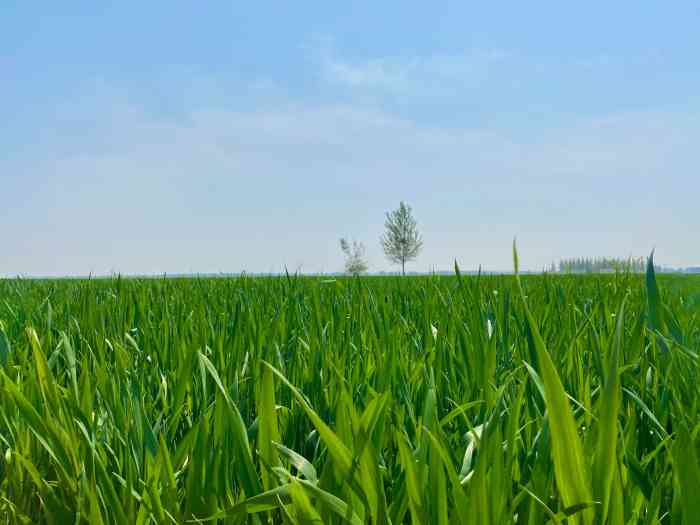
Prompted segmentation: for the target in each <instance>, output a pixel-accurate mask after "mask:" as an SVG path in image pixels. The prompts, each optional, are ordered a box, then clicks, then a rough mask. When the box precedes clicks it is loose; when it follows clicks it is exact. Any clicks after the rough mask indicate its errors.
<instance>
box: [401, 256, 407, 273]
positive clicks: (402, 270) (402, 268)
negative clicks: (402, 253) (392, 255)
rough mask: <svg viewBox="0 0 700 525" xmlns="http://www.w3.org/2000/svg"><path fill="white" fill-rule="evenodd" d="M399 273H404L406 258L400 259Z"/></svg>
mask: <svg viewBox="0 0 700 525" xmlns="http://www.w3.org/2000/svg"><path fill="white" fill-rule="evenodd" d="M401 275H403V276H405V275H406V259H401Z"/></svg>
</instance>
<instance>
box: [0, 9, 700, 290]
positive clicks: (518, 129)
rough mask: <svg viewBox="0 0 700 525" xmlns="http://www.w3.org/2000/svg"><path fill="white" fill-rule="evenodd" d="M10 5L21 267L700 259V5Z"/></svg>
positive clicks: (186, 269)
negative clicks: (414, 255)
mask: <svg viewBox="0 0 700 525" xmlns="http://www.w3.org/2000/svg"><path fill="white" fill-rule="evenodd" d="M502 11H503V10H502V9H501V10H499V9H498V8H497V7H496V6H489V5H473V6H466V5H463V4H462V3H461V2H445V3H442V4H440V5H439V6H438V5H427V4H406V3H399V2H386V3H382V4H381V5H378V4H375V3H372V2H358V3H355V4H352V5H330V4H318V5H311V4H309V5H305V6H304V5H279V4H273V3H258V4H255V5H243V4H241V5H230V4H228V3H226V2H212V3H208V4H206V6H196V5H188V4H180V3H175V4H172V3H164V2H153V3H148V4H146V5H142V4H140V3H136V2H123V3H119V4H118V5H113V6H97V5H91V4H83V5H81V6H80V8H78V7H76V6H66V5H58V4H55V5H53V4H52V5H41V6H31V5H29V4H20V3H12V4H9V3H8V4H5V5H2V6H0V23H1V24H2V26H1V27H2V29H3V30H2V32H0V68H1V69H0V71H2V73H1V74H0V75H2V76H1V77H0V79H1V80H2V82H0V114H2V115H3V122H4V124H5V125H4V126H2V127H0V144H2V150H1V152H2V154H1V155H0V184H1V186H0V188H1V189H2V196H3V199H2V205H1V206H0V234H1V237H2V244H1V245H0V276H9V277H12V276H15V275H18V274H21V275H37V276H47V277H48V276H66V275H88V274H90V273H92V274H95V275H109V274H112V273H122V274H124V275H130V274H138V275H149V274H150V275H160V274H163V273H169V274H175V273H202V274H204V273H221V272H223V273H238V272H241V271H247V272H250V273H267V272H283V271H284V268H285V266H286V267H287V268H289V270H290V271H297V270H301V271H302V272H305V273H333V272H339V271H341V270H342V268H343V257H342V253H341V251H340V249H339V246H338V239H339V238H340V237H341V236H342V237H348V238H350V239H357V240H358V241H361V242H363V243H364V244H365V245H366V247H367V257H368V260H369V267H370V272H381V271H395V270H396V267H395V266H393V265H391V264H390V263H389V262H388V261H387V260H386V259H385V257H384V256H383V254H382V252H381V248H380V245H379V236H380V235H381V233H382V231H383V223H384V214H385V213H386V212H387V211H390V210H392V209H394V208H396V207H397V205H398V203H399V201H401V200H404V201H406V202H408V203H409V204H410V205H411V206H412V207H413V210H414V214H415V217H416V219H417V221H418V224H419V228H420V231H421V232H422V234H423V237H424V240H425V246H424V249H423V252H422V254H421V255H420V256H419V257H418V259H417V260H416V261H415V262H412V263H410V264H408V265H407V268H406V269H407V271H417V272H429V271H430V270H431V269H433V268H435V269H437V270H439V271H450V270H451V268H452V266H453V264H454V260H455V259H456V260H457V261H458V263H459V265H460V267H461V268H462V269H464V270H465V271H470V270H475V269H476V268H478V267H479V265H481V266H482V267H483V268H484V269H485V270H488V271H498V272H507V271H510V270H511V269H512V258H511V243H512V239H513V238H514V237H517V239H518V246H519V250H520V254H521V265H522V267H523V269H525V270H535V271H536V270H538V269H541V268H543V267H544V266H546V265H548V264H550V263H551V262H553V261H557V260H559V259H560V258H570V257H579V256H586V257H588V256H591V257H595V256H612V257H629V256H646V255H648V254H649V253H650V252H651V250H652V249H656V260H657V262H658V264H660V265H662V266H670V267H690V266H697V265H699V264H700V243H699V242H698V239H697V233H696V232H698V231H699V230H700V215H699V214H698V213H697V211H696V209H697V195H698V194H700V182H699V181H698V176H697V174H696V172H697V170H698V161H699V160H700V151H699V150H698V148H697V146H696V142H697V137H698V136H700V70H699V69H698V68H697V67H696V66H695V63H696V61H697V54H698V51H700V33H698V31H697V27H698V26H699V25H700V7H698V6H697V5H696V4H694V3H691V2H680V3H677V4H674V5H673V8H671V7H670V6H668V5H662V4H658V5H652V4H644V5H642V4H634V5H630V6H624V5H618V4H615V5H610V4H608V3H603V2H593V3H587V4H585V5H560V4H557V3H547V4H545V5H538V6H532V5H525V4H523V5H513V6H508V16H503V12H502Z"/></svg>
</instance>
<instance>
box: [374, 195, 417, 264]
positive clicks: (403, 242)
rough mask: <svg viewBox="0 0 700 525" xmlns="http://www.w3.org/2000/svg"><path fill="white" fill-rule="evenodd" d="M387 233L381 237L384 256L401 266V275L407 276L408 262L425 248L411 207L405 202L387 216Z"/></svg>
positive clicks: (385, 224) (385, 223)
mask: <svg viewBox="0 0 700 525" xmlns="http://www.w3.org/2000/svg"><path fill="white" fill-rule="evenodd" d="M384 227H385V228H386V231H385V232H384V235H382V237H381V243H382V248H384V254H385V255H386V256H387V259H389V260H390V261H391V262H393V263H396V264H400V265H401V275H406V262H407V261H411V260H413V259H415V258H416V257H417V256H418V254H419V253H420V251H421V248H423V239H422V238H421V235H420V233H418V227H417V225H416V220H415V219H414V218H413V215H412V213H411V207H410V206H409V205H407V204H406V203H404V202H403V201H402V202H401V203H400V204H399V207H398V209H396V210H394V211H392V212H389V213H387V214H386V221H385V222H384Z"/></svg>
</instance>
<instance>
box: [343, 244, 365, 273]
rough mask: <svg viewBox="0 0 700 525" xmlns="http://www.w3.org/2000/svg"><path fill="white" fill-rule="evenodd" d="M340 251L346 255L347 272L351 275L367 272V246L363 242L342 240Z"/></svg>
mask: <svg viewBox="0 0 700 525" xmlns="http://www.w3.org/2000/svg"><path fill="white" fill-rule="evenodd" d="M340 249H341V250H343V253H344V254H345V272H346V273H349V274H350V275H360V274H362V273H365V272H366V271H367V268H368V266H367V260H366V259H365V245H364V244H362V243H361V242H357V241H352V244H350V243H349V242H348V241H347V239H345V238H343V239H340Z"/></svg>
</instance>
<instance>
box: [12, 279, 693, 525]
mask: <svg viewBox="0 0 700 525" xmlns="http://www.w3.org/2000/svg"><path fill="white" fill-rule="evenodd" d="M521 280H522V293H521V291H520V290H519V288H518V284H517V281H516V278H515V277H514V276H502V277H492V276H481V277H475V276H474V277H472V276H470V277H466V276H463V277H460V276H459V275H455V276H453V277H407V278H395V277H365V278H360V279H352V278H340V279H322V278H308V277H306V278H305V277H294V276H291V277H285V276H283V277H271V278H246V277H241V278H232V279H224V278H221V279H217V278H207V279H196V278H181V279H119V278H114V279H95V280H42V281H32V280H5V281H0V320H1V322H2V330H1V332H0V370H2V371H1V372H0V385H1V387H0V394H1V395H0V520H1V521H2V522H3V523H54V524H73V523H92V524H100V523H105V524H106V523H117V524H124V525H126V524H134V523H136V524H146V523H187V522H199V521H200V520H201V521H204V520H209V522H210V523H257V524H263V523H293V524H296V523H298V524H307V523H314V524H317V523H328V524H335V523H338V524H339V523H352V524H361V523H373V524H388V523H392V524H400V523H414V524H436V525H442V524H448V523H450V524H452V523H464V524H480V525H487V524H513V523H517V524H542V523H568V524H594V523H600V524H602V523H609V524H613V525H617V524H636V523H643V524H653V523H663V524H669V525H671V524H683V525H690V524H696V523H700V463H699V461H698V443H699V442H700V438H699V436H698V434H699V432H700V407H699V405H698V399H699V396H698V392H699V386H698V385H699V382H698V379H699V377H698V370H699V368H698V367H699V365H698V350H699V349H700V279H698V278H694V277H689V276H676V277H670V276H669V277H666V276H659V277H655V276H654V275H653V273H652V274H648V275H647V276H646V277H645V276H644V275H637V274H618V275H599V276H564V275H542V276H523V277H522V278H521ZM657 283H658V284H657ZM526 305H527V307H526Z"/></svg>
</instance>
